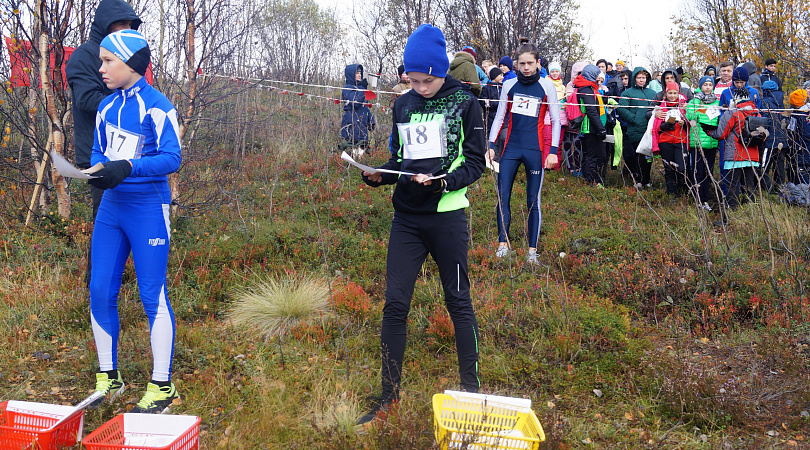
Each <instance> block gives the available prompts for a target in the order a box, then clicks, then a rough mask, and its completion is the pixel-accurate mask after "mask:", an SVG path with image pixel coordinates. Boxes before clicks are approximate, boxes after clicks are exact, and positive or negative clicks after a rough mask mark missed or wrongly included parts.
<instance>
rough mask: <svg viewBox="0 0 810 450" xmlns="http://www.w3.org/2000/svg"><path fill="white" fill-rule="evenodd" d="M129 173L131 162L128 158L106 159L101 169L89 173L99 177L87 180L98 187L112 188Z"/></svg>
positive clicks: (130, 171)
mask: <svg viewBox="0 0 810 450" xmlns="http://www.w3.org/2000/svg"><path fill="white" fill-rule="evenodd" d="M130 173H132V164H130V163H129V161H128V160H126V159H121V160H118V161H107V162H105V163H104V168H103V169H101V170H99V171H98V172H96V173H93V174H91V175H93V176H94V177H101V178H93V179H91V180H87V182H88V183H90V185H91V186H94V187H97V188H99V189H112V188H114V187H116V186H118V185H119V184H121V182H122V181H124V178H126V177H128V176H129V174H130Z"/></svg>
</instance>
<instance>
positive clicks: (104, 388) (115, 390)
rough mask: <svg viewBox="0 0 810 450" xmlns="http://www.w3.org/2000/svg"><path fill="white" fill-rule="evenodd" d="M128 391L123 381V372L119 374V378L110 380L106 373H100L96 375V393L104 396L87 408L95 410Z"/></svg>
mask: <svg viewBox="0 0 810 450" xmlns="http://www.w3.org/2000/svg"><path fill="white" fill-rule="evenodd" d="M126 389H127V386H126V384H124V380H123V379H121V372H118V378H110V376H109V375H107V373H106V372H99V373H97V374H96V392H101V393H102V396H101V397H99V398H97V399H96V400H94V401H93V403H90V404H89V405H87V408H88V409H95V408H98V407H99V406H101V404H102V403H109V402H111V401H113V400H115V399H116V398H118V396H119V395H121V394H123V393H124V391H125V390H126Z"/></svg>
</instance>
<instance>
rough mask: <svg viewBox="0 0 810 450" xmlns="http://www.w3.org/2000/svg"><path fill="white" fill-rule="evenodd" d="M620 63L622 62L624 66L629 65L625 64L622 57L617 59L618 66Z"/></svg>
mask: <svg viewBox="0 0 810 450" xmlns="http://www.w3.org/2000/svg"><path fill="white" fill-rule="evenodd" d="M619 64H621V65H623V66H627V64H625V63H624V61H622V60H621V59H620V60H618V61H616V65H617V66H618V65H619Z"/></svg>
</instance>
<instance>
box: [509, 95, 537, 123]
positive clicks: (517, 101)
mask: <svg viewBox="0 0 810 450" xmlns="http://www.w3.org/2000/svg"><path fill="white" fill-rule="evenodd" d="M512 114H520V115H522V116H529V117H537V116H538V115H539V114H540V99H539V98H537V97H531V96H528V95H523V94H515V96H514V97H513V98H512Z"/></svg>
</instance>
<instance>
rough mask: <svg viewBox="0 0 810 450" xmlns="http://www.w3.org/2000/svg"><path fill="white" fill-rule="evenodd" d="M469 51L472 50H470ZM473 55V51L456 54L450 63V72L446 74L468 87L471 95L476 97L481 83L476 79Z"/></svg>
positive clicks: (479, 91) (476, 73)
mask: <svg viewBox="0 0 810 450" xmlns="http://www.w3.org/2000/svg"><path fill="white" fill-rule="evenodd" d="M469 50H472V48H470V49H469ZM474 54H475V52H474V51H460V52H456V55H455V57H454V58H453V61H452V62H450V71H449V72H447V73H448V74H449V75H450V76H452V77H453V78H455V79H456V80H458V81H461V82H462V83H464V84H466V85H467V86H469V87H470V89H471V90H472V93H473V95H475V96H476V97H478V96H479V95H481V81H480V80H479V79H478V71H477V70H476V67H477V66H476V65H475V57H474V56H473V55H474Z"/></svg>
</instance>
